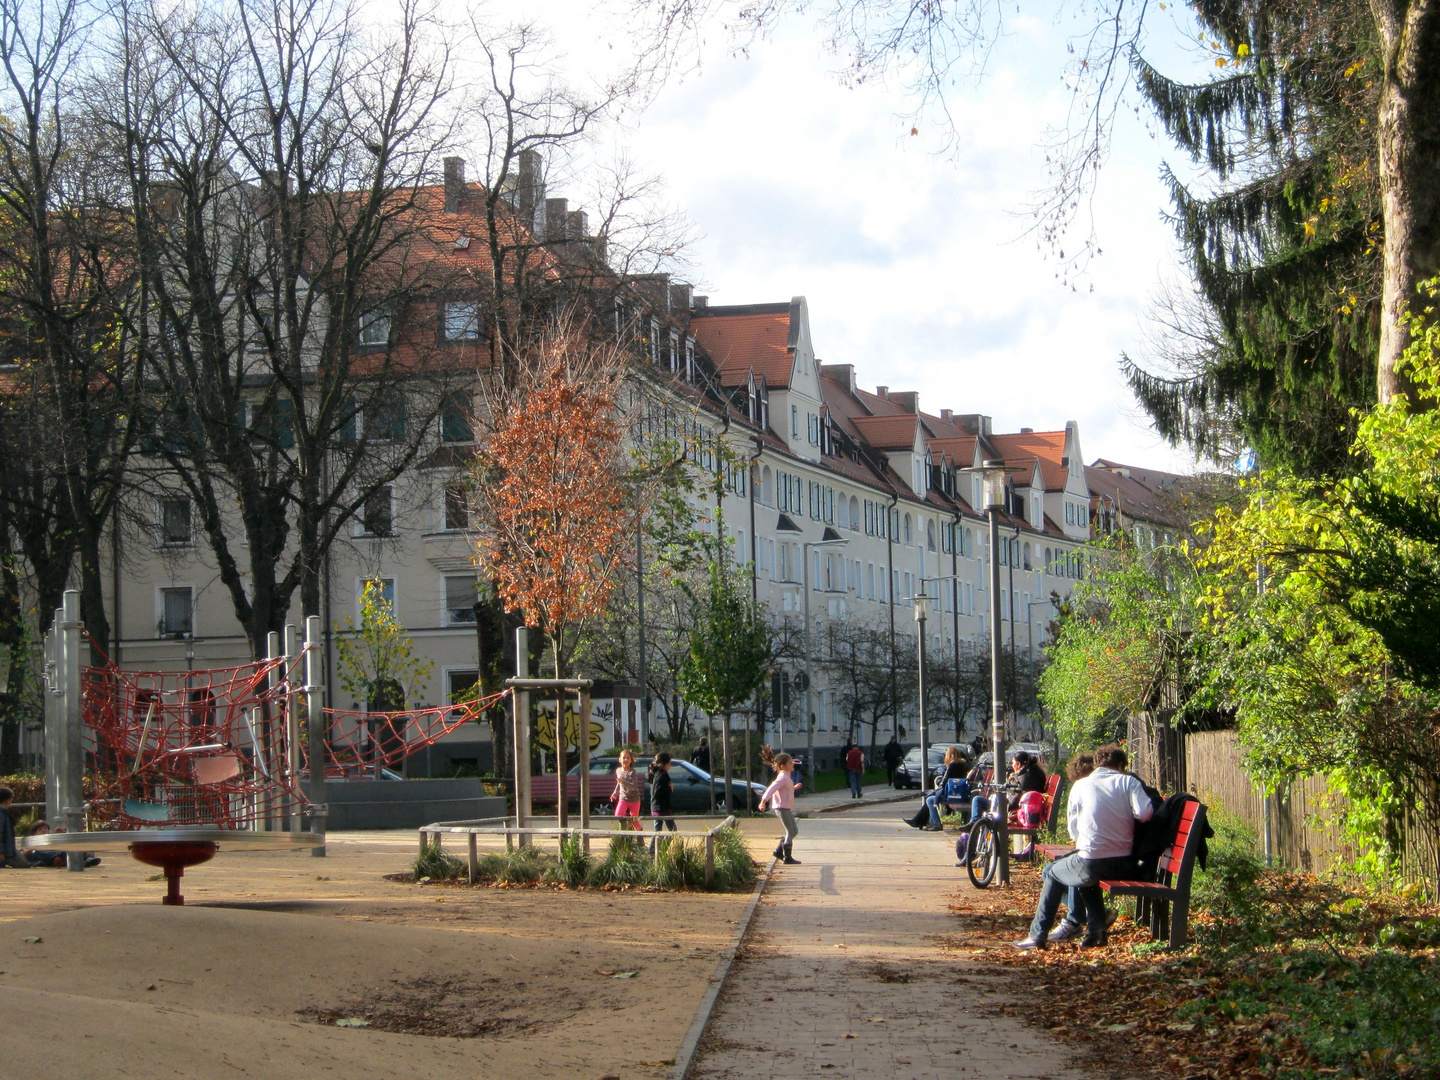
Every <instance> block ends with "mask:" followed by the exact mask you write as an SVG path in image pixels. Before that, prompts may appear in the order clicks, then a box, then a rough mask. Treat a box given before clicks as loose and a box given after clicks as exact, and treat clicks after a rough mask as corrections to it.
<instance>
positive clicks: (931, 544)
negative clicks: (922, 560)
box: [925, 521, 935, 551]
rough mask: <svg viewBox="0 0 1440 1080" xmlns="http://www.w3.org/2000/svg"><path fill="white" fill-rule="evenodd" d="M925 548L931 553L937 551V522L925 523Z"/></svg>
mask: <svg viewBox="0 0 1440 1080" xmlns="http://www.w3.org/2000/svg"><path fill="white" fill-rule="evenodd" d="M925 546H926V547H927V548H929V549H930V550H931V551H934V550H935V522H933V521H927V522H926V523H925Z"/></svg>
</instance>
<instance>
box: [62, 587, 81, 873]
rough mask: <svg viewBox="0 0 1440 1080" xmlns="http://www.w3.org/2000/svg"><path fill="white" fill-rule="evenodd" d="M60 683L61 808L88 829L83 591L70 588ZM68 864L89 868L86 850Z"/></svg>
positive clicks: (72, 822)
mask: <svg viewBox="0 0 1440 1080" xmlns="http://www.w3.org/2000/svg"><path fill="white" fill-rule="evenodd" d="M60 610H61V613H62V614H63V615H64V620H63V621H62V622H61V623H60V646H61V664H60V685H61V687H62V688H63V690H64V702H65V719H64V724H63V725H62V728H61V731H62V733H63V744H64V756H63V758H62V761H63V762H64V772H63V773H62V774H61V781H60V796H61V798H60V810H61V813H63V814H64V815H65V829H66V831H67V832H70V833H79V832H84V831H85V749H84V744H83V738H82V733H81V730H80V727H81V724H82V722H83V718H82V712H81V708H80V647H81V646H80V631H82V630H83V629H84V628H85V624H84V623H82V622H81V621H80V593H79V592H78V591H76V590H75V589H66V590H65V597H64V606H63V607H62V608H61V609H60ZM65 866H66V868H67V869H69V870H71V871H73V872H77V873H78V872H79V871H82V870H84V869H85V853H84V852H83V851H71V852H67V853H66V855H65Z"/></svg>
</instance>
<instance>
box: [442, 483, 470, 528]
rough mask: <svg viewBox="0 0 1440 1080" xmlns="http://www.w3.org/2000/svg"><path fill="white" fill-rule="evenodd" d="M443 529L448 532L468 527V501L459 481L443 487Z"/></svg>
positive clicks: (463, 487)
mask: <svg viewBox="0 0 1440 1080" xmlns="http://www.w3.org/2000/svg"><path fill="white" fill-rule="evenodd" d="M444 527H445V529H446V531H448V532H456V531H458V530H460V529H468V528H469V527H470V501H469V498H468V493H467V492H466V490H465V485H464V484H463V483H460V482H459V481H456V482H454V483H450V484H446V485H445V525H444Z"/></svg>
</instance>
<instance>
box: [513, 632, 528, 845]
mask: <svg viewBox="0 0 1440 1080" xmlns="http://www.w3.org/2000/svg"><path fill="white" fill-rule="evenodd" d="M515 677H516V678H517V679H528V678H529V677H530V628H529V627H528V626H517V627H516V628H515ZM510 703H511V706H512V709H511V712H512V716H513V723H514V725H515V730H514V734H513V738H512V740H511V745H512V746H513V747H514V748H515V827H516V828H517V829H523V828H525V826H526V825H528V824H529V823H530V695H529V694H528V693H527V692H526V691H524V690H516V691H515V692H514V696H513V697H512V698H511V702H510ZM516 842H517V843H518V844H519V845H520V846H521V847H525V846H526V845H527V844H529V843H530V837H529V834H527V833H519V834H517V836H516Z"/></svg>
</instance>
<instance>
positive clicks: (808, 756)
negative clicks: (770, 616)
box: [800, 544, 815, 789]
mask: <svg viewBox="0 0 1440 1080" xmlns="http://www.w3.org/2000/svg"><path fill="white" fill-rule="evenodd" d="M800 561H801V562H802V563H803V564H804V565H803V566H801V567H800V582H801V587H802V588H803V589H804V590H805V716H804V721H805V774H806V775H805V779H806V780H808V781H809V782H810V783H809V786H810V787H811V788H812V789H813V788H814V786H815V781H814V780H812V779H811V777H812V776H813V775H814V773H815V724H814V722H813V721H812V720H811V719H810V695H811V694H813V693H814V692H815V671H814V661H815V658H814V656H813V655H811V651H810V545H809V544H801V545H800Z"/></svg>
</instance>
